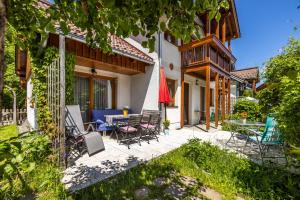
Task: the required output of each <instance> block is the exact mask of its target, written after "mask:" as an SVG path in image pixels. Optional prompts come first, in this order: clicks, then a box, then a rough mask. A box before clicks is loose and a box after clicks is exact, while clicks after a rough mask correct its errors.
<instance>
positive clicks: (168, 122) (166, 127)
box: [163, 119, 171, 129]
mask: <svg viewBox="0 0 300 200" xmlns="http://www.w3.org/2000/svg"><path fill="white" fill-rule="evenodd" d="M170 123H171V122H170V120H168V119H166V120H165V121H163V126H164V128H165V129H169V127H170Z"/></svg>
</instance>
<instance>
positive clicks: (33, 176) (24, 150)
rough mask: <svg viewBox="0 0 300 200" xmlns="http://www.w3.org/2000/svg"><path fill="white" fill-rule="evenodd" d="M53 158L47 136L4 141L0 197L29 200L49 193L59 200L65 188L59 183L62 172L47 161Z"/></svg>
mask: <svg viewBox="0 0 300 200" xmlns="http://www.w3.org/2000/svg"><path fill="white" fill-rule="evenodd" d="M50 155H51V149H50V143H49V139H48V137H47V136H45V135H40V134H37V133H29V134H27V135H24V136H21V137H16V138H12V139H10V140H7V141H2V142H1V143H0V196H1V197H3V199H21V198H29V199H30V198H31V196H32V195H34V196H36V195H37V196H40V197H41V198H42V196H45V195H47V193H48V192H49V193H50V194H52V196H53V197H52V198H53V199H57V198H55V195H57V196H60V194H63V193H62V192H61V191H63V187H62V186H61V184H60V183H59V180H60V178H59V177H60V170H59V168H57V167H56V166H55V164H54V163H51V162H49V161H48V159H47V158H48V156H50ZM41 177H42V178H41ZM45 199H46V198H45ZM48 199H49V198H48ZM60 199H61V198H60Z"/></svg>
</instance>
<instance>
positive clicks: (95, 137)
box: [66, 105, 105, 156]
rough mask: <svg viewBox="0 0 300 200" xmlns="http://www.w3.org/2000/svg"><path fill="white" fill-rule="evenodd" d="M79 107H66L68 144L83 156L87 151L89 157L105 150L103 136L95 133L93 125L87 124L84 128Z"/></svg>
mask: <svg viewBox="0 0 300 200" xmlns="http://www.w3.org/2000/svg"><path fill="white" fill-rule="evenodd" d="M84 125H85V124H84V123H83V120H82V117H81V112H80V108H79V105H67V106H66V136H67V143H69V145H70V146H71V148H75V149H77V150H78V151H79V153H80V155H82V152H83V150H85V149H86V150H87V152H88V154H89V156H91V155H93V154H96V153H98V152H100V151H103V150H104V149H105V147H104V143H103V140H102V137H101V135H100V134H99V133H98V132H95V131H94V128H93V123H86V125H88V128H87V129H85V128H84Z"/></svg>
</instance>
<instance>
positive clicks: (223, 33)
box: [222, 18, 226, 44]
mask: <svg viewBox="0 0 300 200" xmlns="http://www.w3.org/2000/svg"><path fill="white" fill-rule="evenodd" d="M225 42H226V18H224V20H223V23H222V43H223V44H225Z"/></svg>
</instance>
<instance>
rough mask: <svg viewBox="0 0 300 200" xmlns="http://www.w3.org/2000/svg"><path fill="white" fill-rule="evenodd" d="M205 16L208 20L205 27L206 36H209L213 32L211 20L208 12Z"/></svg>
mask: <svg viewBox="0 0 300 200" xmlns="http://www.w3.org/2000/svg"><path fill="white" fill-rule="evenodd" d="M205 17H206V22H205V23H206V25H205V28H206V30H205V36H206V37H207V36H209V35H210V33H211V21H210V18H209V14H208V13H207V14H206V16H205Z"/></svg>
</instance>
